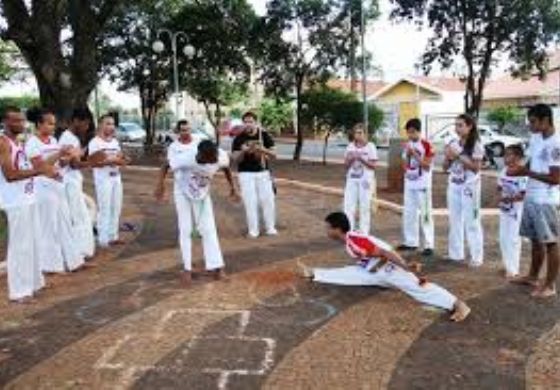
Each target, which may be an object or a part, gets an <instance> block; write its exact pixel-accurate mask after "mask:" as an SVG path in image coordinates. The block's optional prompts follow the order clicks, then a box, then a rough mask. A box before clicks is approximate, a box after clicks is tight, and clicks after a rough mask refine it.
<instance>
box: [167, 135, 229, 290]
mask: <svg viewBox="0 0 560 390" xmlns="http://www.w3.org/2000/svg"><path fill="white" fill-rule="evenodd" d="M167 157H168V161H169V167H170V168H171V170H172V171H173V173H174V176H175V177H174V182H175V185H174V198H175V206H176V208H177V217H178V221H179V243H180V246H181V253H182V258H183V266H184V273H183V281H184V282H185V284H186V285H188V284H189V283H190V281H191V273H192V253H191V251H192V249H191V248H192V232H193V228H196V231H197V232H198V234H200V235H201V237H202V248H203V251H204V260H205V263H206V270H207V271H210V272H213V273H214V276H215V278H216V279H220V278H221V277H222V276H223V267H224V260H223V256H222V252H221V249H220V243H219V241H218V233H217V230H216V222H215V218H214V211H213V207H212V199H211V197H210V183H211V181H212V178H213V176H214V175H215V174H216V173H217V172H218V171H219V170H224V171H225V173H226V177H227V178H228V182H229V184H230V187H231V195H232V196H233V197H237V190H236V189H235V185H234V184H233V179H232V175H231V171H230V169H229V162H230V161H229V156H228V155H227V153H226V152H225V151H224V150H222V149H219V148H218V147H217V146H216V145H215V144H214V143H213V142H212V141H208V140H205V141H201V142H200V143H197V142H191V141H189V142H187V143H184V142H182V140H181V138H180V139H179V140H177V141H175V142H174V143H172V144H171V145H170V146H169V150H168V152H167ZM193 225H194V226H193Z"/></svg>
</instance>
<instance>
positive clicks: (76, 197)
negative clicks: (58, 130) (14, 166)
mask: <svg viewBox="0 0 560 390" xmlns="http://www.w3.org/2000/svg"><path fill="white" fill-rule="evenodd" d="M90 118H91V117H90V114H89V112H88V111H87V110H85V109H84V110H75V111H74V113H73V114H72V124H71V128H70V129H68V130H66V131H64V132H63V133H62V135H61V136H60V139H59V141H58V143H59V144H60V146H62V147H64V146H68V147H72V148H74V149H75V150H77V151H79V155H77V156H76V158H74V159H73V160H72V161H70V162H69V164H68V165H66V166H65V167H64V187H65V190H66V199H67V200H68V205H69V207H70V219H71V221H72V228H73V230H74V236H75V237H76V241H77V244H78V246H79V249H80V252H81V253H82V255H83V256H85V257H86V258H91V257H93V255H94V253H95V239H94V237H93V223H92V220H91V217H90V213H89V210H88V207H87V204H86V199H85V194H84V192H83V181H84V178H83V176H82V173H81V172H80V169H83V168H86V167H89V164H88V163H87V162H85V161H82V157H83V155H84V154H85V152H84V151H83V150H82V145H81V142H80V138H79V137H83V136H84V135H85V133H86V131H87V130H88V128H89V126H90Z"/></svg>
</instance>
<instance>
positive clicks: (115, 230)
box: [95, 175, 123, 247]
mask: <svg viewBox="0 0 560 390" xmlns="http://www.w3.org/2000/svg"><path fill="white" fill-rule="evenodd" d="M95 194H96V197H97V208H98V210H97V239H98V241H99V245H101V246H103V247H106V246H108V245H109V243H110V242H111V241H115V240H118V239H119V220H120V216H121V210H122V201H123V187H122V181H121V177H120V175H117V176H113V177H109V178H104V179H100V180H96V181H95Z"/></svg>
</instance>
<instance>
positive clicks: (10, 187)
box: [0, 136, 35, 210]
mask: <svg viewBox="0 0 560 390" xmlns="http://www.w3.org/2000/svg"><path fill="white" fill-rule="evenodd" d="M1 137H2V138H3V139H5V140H6V141H7V142H8V145H10V161H11V163H12V167H13V168H15V169H17V170H24V169H31V168H32V165H31V163H30V162H29V160H28V158H27V156H26V154H25V151H24V149H23V145H22V144H21V143H16V142H14V141H12V140H11V139H10V138H8V137H6V136H1ZM34 201H35V188H34V180H33V178H29V179H23V180H17V181H12V182H9V181H8V180H6V177H5V176H4V172H3V171H2V170H1V169H0V207H1V208H2V209H4V210H7V209H10V208H15V207H19V206H24V205H27V204H31V203H33V202H34Z"/></svg>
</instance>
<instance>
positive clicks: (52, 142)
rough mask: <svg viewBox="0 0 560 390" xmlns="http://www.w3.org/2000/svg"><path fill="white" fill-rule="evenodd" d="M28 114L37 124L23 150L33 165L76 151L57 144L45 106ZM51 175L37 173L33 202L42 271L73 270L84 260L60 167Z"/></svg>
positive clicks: (65, 159)
mask: <svg viewBox="0 0 560 390" xmlns="http://www.w3.org/2000/svg"><path fill="white" fill-rule="evenodd" d="M36 114H37V117H36V118H31V119H33V121H34V122H35V124H36V126H37V134H36V135H34V136H32V137H31V138H30V139H29V140H27V142H26V144H25V152H26V154H27V156H29V158H30V159H31V162H32V164H33V166H34V167H36V168H39V167H40V166H41V165H43V164H52V163H57V164H58V166H60V164H63V163H65V162H68V161H69V160H70V159H72V158H73V156H74V155H75V154H76V153H77V151H76V150H75V149H73V148H72V147H68V146H65V147H61V146H60V145H59V144H58V142H57V140H56V138H54V137H53V136H52V134H53V133H54V129H55V125H56V118H55V116H54V114H53V113H52V112H50V111H48V110H41V111H39V112H37V113H36ZM59 172H60V175H59V176H58V177H57V178H55V179H52V178H50V177H45V176H39V177H37V179H36V184H37V185H36V193H37V206H38V210H39V223H40V232H41V233H40V235H39V236H38V239H39V248H40V254H39V256H40V262H41V267H42V269H43V271H44V272H48V273H61V272H66V271H75V270H77V269H78V268H80V267H81V266H83V264H84V256H83V255H82V254H81V253H80V250H79V247H78V245H77V238H76V237H75V235H74V231H73V229H72V221H71V218H70V208H69V206H68V200H67V198H66V193H65V189H64V184H63V176H62V174H63V171H62V170H60V171H59Z"/></svg>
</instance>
